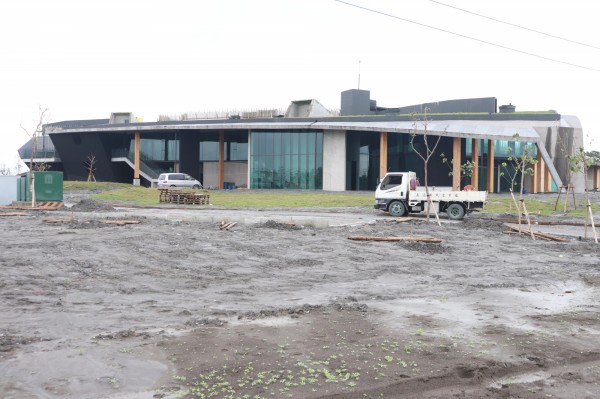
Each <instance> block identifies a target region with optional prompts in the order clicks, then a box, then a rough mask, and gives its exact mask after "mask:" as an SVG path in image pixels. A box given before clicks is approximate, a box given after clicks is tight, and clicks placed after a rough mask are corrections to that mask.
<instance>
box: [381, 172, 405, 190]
mask: <svg viewBox="0 0 600 399" xmlns="http://www.w3.org/2000/svg"><path fill="white" fill-rule="evenodd" d="M400 184H402V175H399V176H394V175H391V176H386V177H385V178H384V179H383V181H382V182H381V188H392V187H396V186H398V185H400Z"/></svg>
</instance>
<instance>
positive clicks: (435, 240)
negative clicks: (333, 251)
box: [348, 236, 442, 244]
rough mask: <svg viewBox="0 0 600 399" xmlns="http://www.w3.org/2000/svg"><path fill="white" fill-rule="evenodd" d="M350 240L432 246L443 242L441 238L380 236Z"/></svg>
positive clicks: (355, 237)
mask: <svg viewBox="0 0 600 399" xmlns="http://www.w3.org/2000/svg"><path fill="white" fill-rule="evenodd" d="M348 239H349V240H353V241H417V242H427V243H432V244H439V243H441V242H442V239H441V238H434V237H424V236H407V237H379V236H350V237H348Z"/></svg>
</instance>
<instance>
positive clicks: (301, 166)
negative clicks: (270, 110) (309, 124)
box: [250, 130, 323, 190]
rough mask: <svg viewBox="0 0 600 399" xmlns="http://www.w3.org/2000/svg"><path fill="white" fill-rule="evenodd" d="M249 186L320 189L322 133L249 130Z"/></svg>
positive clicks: (321, 184) (321, 179)
mask: <svg viewBox="0 0 600 399" xmlns="http://www.w3.org/2000/svg"><path fill="white" fill-rule="evenodd" d="M250 136H251V144H250V151H251V153H250V176H251V177H250V187H251V188H288V189H306V190H315V189H321V188H323V132H322V131H308V130H286V131H280V132H274V131H252V132H251V135H250Z"/></svg>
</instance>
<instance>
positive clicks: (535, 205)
mask: <svg viewBox="0 0 600 399" xmlns="http://www.w3.org/2000/svg"><path fill="white" fill-rule="evenodd" d="M557 197H558V194H556V193H554V194H548V195H547V198H544V199H539V198H535V197H530V196H528V195H525V196H524V198H523V199H524V200H525V206H526V207H527V210H528V211H529V213H531V214H539V215H542V216H562V215H564V214H565V213H564V212H563V209H564V198H565V197H564V194H563V195H562V196H561V199H560V201H559V202H558V207H557V209H556V210H554V205H555V204H556V198H557ZM517 202H518V197H517ZM576 204H577V209H573V198H572V197H569V202H568V203H567V214H568V215H569V216H571V217H574V218H585V216H586V215H587V208H586V204H585V200H584V199H578V200H577V201H576ZM599 211H600V206H599V205H598V204H594V203H592V212H594V214H595V213H597V212H599ZM482 212H483V213H485V212H488V213H505V212H508V213H513V214H516V213H517V212H516V209H515V205H514V203H513V200H512V198H511V197H510V195H509V194H490V195H489V196H488V202H487V203H486V205H485V208H484V209H483V210H482Z"/></svg>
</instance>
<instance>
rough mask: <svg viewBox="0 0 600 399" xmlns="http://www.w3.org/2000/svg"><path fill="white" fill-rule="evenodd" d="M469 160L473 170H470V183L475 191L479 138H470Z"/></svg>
mask: <svg viewBox="0 0 600 399" xmlns="http://www.w3.org/2000/svg"><path fill="white" fill-rule="evenodd" d="M471 162H472V163H473V170H472V171H471V172H472V173H471V185H472V186H473V187H474V188H475V191H477V190H479V140H478V139H471Z"/></svg>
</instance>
